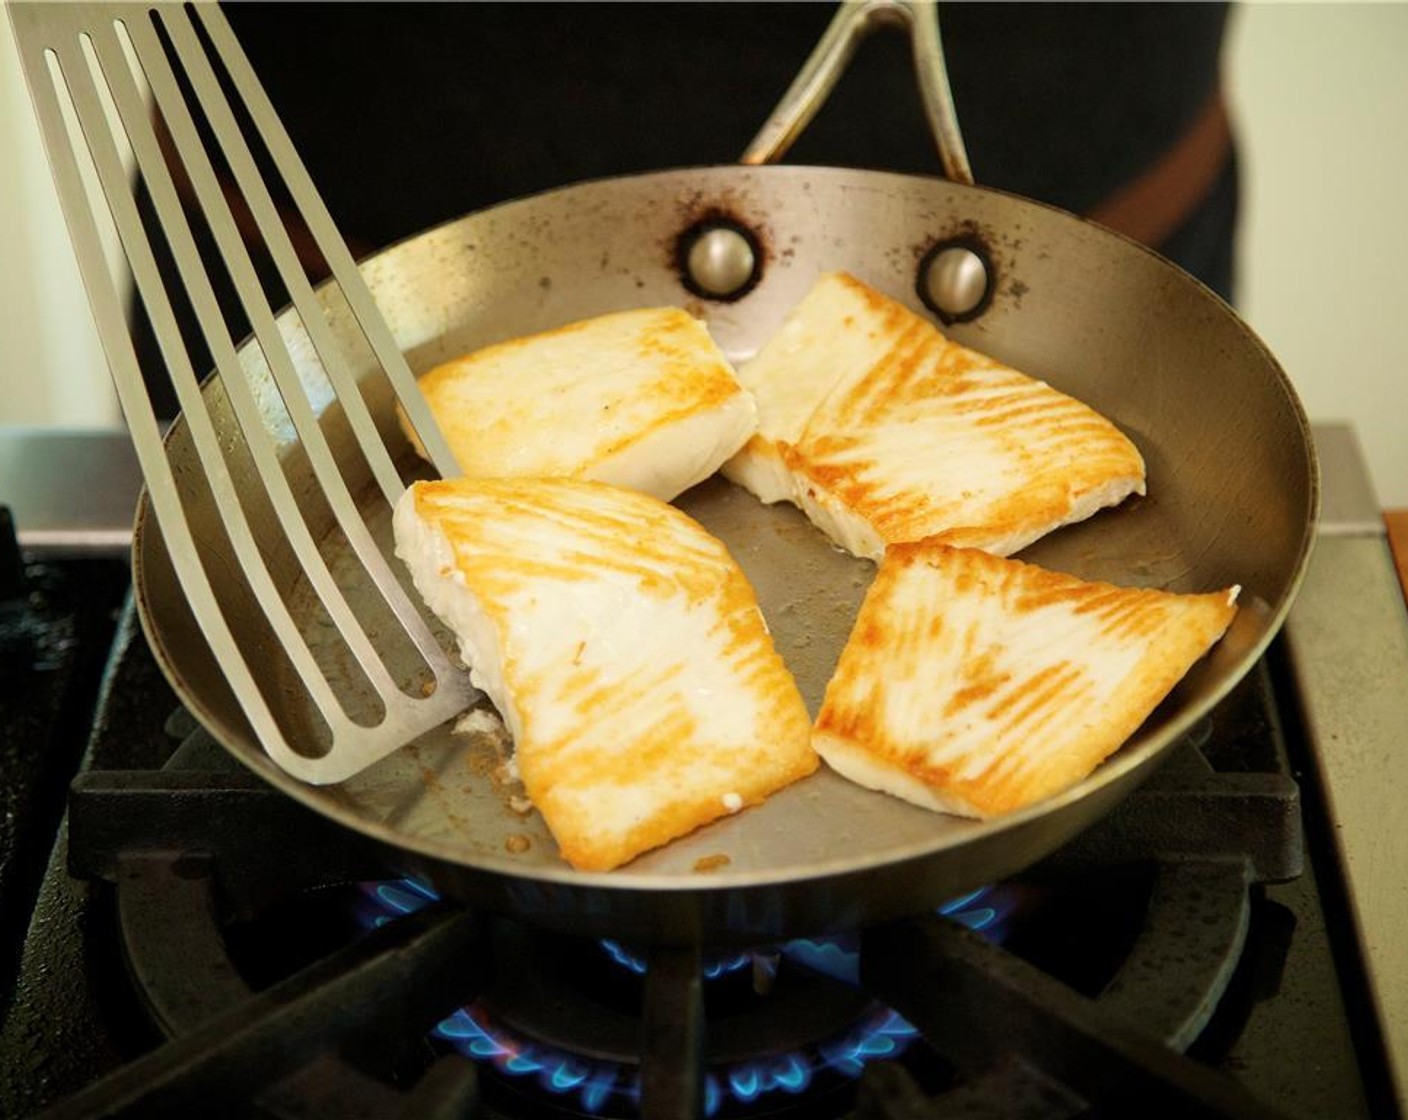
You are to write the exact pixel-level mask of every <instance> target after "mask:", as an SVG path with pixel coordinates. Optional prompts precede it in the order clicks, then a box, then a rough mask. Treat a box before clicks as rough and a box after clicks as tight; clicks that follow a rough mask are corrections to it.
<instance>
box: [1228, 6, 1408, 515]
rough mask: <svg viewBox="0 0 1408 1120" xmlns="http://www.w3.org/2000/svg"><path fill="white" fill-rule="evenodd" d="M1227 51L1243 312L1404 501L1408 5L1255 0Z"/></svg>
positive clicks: (1241, 14)
mask: <svg viewBox="0 0 1408 1120" xmlns="http://www.w3.org/2000/svg"><path fill="white" fill-rule="evenodd" d="M1230 48H1231V49H1230V56H1229V58H1228V63H1229V85H1230V93H1231V95H1232V100H1233V105H1234V108H1235V111H1236V112H1237V114H1238V118H1239V121H1240V125H1241V136H1242V142H1243V149H1244V152H1245V161H1244V165H1245V167H1246V172H1247V175H1246V180H1245V190H1244V194H1243V198H1244V200H1245V204H1246V209H1245V215H1246V220H1245V224H1244V226H1243V239H1242V246H1241V248H1242V261H1243V268H1242V285H1241V295H1240V297H1239V300H1238V302H1239V304H1240V306H1241V310H1242V313H1243V315H1244V316H1245V318H1246V319H1247V321H1248V322H1249V323H1250V324H1251V326H1252V327H1253V328H1254V329H1255V330H1256V331H1257V333H1259V334H1260V335H1261V337H1262V338H1263V339H1264V340H1265V341H1266V343H1267V345H1268V346H1270V348H1271V350H1272V352H1273V353H1274V354H1276V355H1277V357H1278V358H1279V359H1280V361H1281V364H1282V366H1283V367H1284V368H1285V370H1286V372H1287V374H1288V375H1289V376H1290V378H1291V381H1292V383H1293V384H1294V385H1295V386H1296V389H1297V391H1298V392H1299V393H1300V395H1301V399H1302V400H1303V401H1304V403H1305V407H1306V411H1307V412H1309V413H1310V415H1311V417H1313V418H1315V419H1347V420H1351V421H1353V423H1354V424H1355V426H1356V428H1357V430H1358V433H1359V439H1360V442H1361V444H1362V445H1363V446H1364V448H1365V451H1366V453H1367V455H1368V458H1369V462H1370V467H1371V469H1372V472H1373V475H1374V483H1375V487H1376V489H1377V490H1378V492H1379V497H1380V500H1381V501H1382V502H1383V503H1384V504H1385V505H1389V506H1396V507H1403V506H1408V5H1405V4H1351V3H1336V4H1285V3H1261V4H1246V5H1242V6H1240V9H1239V10H1238V11H1237V12H1236V14H1235V17H1234V22H1233V25H1232V38H1231V43H1230Z"/></svg>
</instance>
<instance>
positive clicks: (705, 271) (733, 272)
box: [683, 224, 758, 299]
mask: <svg viewBox="0 0 1408 1120" xmlns="http://www.w3.org/2000/svg"><path fill="white" fill-rule="evenodd" d="M683 244H684V246H685V251H684V254H683V256H684V262H683V263H684V271H685V281H686V283H687V284H688V285H689V287H690V288H691V289H692V290H694V291H696V292H698V293H699V294H700V295H704V296H708V297H710V298H713V299H728V298H730V297H734V296H739V295H742V294H743V292H745V291H746V290H747V289H748V288H751V287H752V286H753V284H754V283H756V281H757V275H756V274H757V271H758V252H757V248H756V246H755V244H754V242H753V239H752V238H751V237H749V236H748V235H747V234H746V233H745V232H744V231H743V230H741V229H739V228H738V227H737V226H733V225H724V224H707V225H702V226H697V227H695V228H694V229H693V230H690V231H688V232H686V234H685V235H684V239H683Z"/></svg>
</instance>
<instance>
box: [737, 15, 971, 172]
mask: <svg viewBox="0 0 1408 1120" xmlns="http://www.w3.org/2000/svg"><path fill="white" fill-rule="evenodd" d="M882 25H897V26H900V27H902V28H904V29H905V31H906V32H908V34H909V41H910V47H911V49H912V50H913V53H914V71H915V76H916V78H917V79H918V82H919V96H920V100H921V101H922V102H923V104H924V114H925V116H926V117H928V119H929V130H930V131H931V132H932V133H933V135H934V142H935V144H937V145H938V149H939V158H940V160H942V161H943V168H944V174H945V175H946V176H947V177H948V178H949V179H951V180H952V181H954V182H956V183H968V184H971V183H972V182H973V171H972V168H971V167H969V165H968V152H967V150H966V149H965V148H964V146H963V135H962V133H961V132H960V131H959V128H958V114H957V112H956V111H955V110H954V106H953V93H952V91H951V90H950V89H949V83H948V69H947V67H946V66H945V65H944V51H943V43H942V41H941V40H940V38H939V12H938V3H937V0H844V2H843V3H842V4H841V7H840V9H839V10H838V11H837V13H836V15H835V17H834V18H833V19H832V21H831V23H830V25H829V26H828V27H827V29H826V33H825V34H824V35H823V36H822V37H821V41H820V42H819V43H818V44H817V45H816V49H815V50H813V51H812V53H811V55H810V57H808V59H807V61H806V64H805V65H804V66H803V67H802V70H801V72H800V73H799V74H798V75H797V77H796V78H795V79H793V81H792V85H791V86H789V87H788V89H787V92H786V93H785V94H784V95H783V97H782V101H781V102H779V103H778V106H777V108H776V109H774V110H773V112H772V115H771V116H770V117H768V119H767V121H765V122H764V124H763V127H762V128H761V129H759V130H758V134H757V136H755V137H754V138H753V142H752V143H751V144H749V145H748V149H747V151H745V152H744V153H743V157H742V162H743V163H746V164H760V163H773V162H775V161H777V160H779V159H781V158H782V157H783V156H784V155H786V153H787V151H788V149H789V148H791V147H792V145H793V143H794V142H795V141H796V139H797V137H798V136H800V135H801V134H802V130H803V129H804V128H806V127H807V125H808V124H810V123H811V120H812V118H813V117H815V116H816V114H817V111H818V110H819V109H820V108H821V107H822V105H824V104H825V103H826V99H827V97H829V96H830V95H831V91H832V90H833V89H834V88H835V87H836V82H837V80H838V79H839V78H840V77H841V74H842V73H843V72H844V71H845V69H846V67H847V66H848V65H849V64H850V61H851V58H852V56H853V55H854V54H855V52H856V48H857V47H858V46H859V45H860V42H861V40H862V39H864V38H865V37H866V36H867V35H869V34H870V32H872V31H873V30H875V29H876V28H877V27H880V26H882Z"/></svg>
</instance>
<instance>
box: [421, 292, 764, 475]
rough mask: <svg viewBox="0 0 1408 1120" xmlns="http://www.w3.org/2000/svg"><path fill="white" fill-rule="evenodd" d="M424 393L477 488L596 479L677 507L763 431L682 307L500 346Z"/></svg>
mask: <svg viewBox="0 0 1408 1120" xmlns="http://www.w3.org/2000/svg"><path fill="white" fill-rule="evenodd" d="M418 385H419V387H420V391H421V393H422V394H423V395H424V396H425V399H426V403H427V404H428V405H429V406H430V411H431V413H432V414H433V415H434V417H435V419H436V422H437V423H438V424H439V425H440V429H441V431H443V432H444V434H445V438H446V440H447V441H448V442H449V445H450V449H451V451H453V452H454V455H455V460H456V461H457V462H458V464H459V467H460V470H461V472H462V473H463V474H464V475H466V476H469V477H474V478H500V477H522V478H530V477H550V478H556V477H563V478H586V479H595V480H597V481H599V482H608V483H611V484H612V485H615V486H623V487H626V488H627V489H631V490H640V491H643V492H644V493H647V494H653V495H654V496H655V497H657V498H660V499H662V500H664V501H669V500H670V499H671V498H673V497H675V496H676V495H678V494H680V493H682V492H683V491H685V490H687V489H689V487H691V486H693V485H695V484H696V483H698V482H702V481H703V480H704V479H706V478H708V477H709V476H710V475H711V474H713V473H714V472H715V471H716V470H718V468H719V466H720V464H722V463H723V462H724V460H726V459H727V458H728V457H729V456H730V455H732V454H733V453H734V452H735V451H737V450H738V449H739V448H740V447H741V446H742V445H743V444H744V442H745V441H747V439H748V437H749V436H751V435H752V434H753V432H754V430H755V429H756V427H757V410H756V409H755V407H754V405H753V399H752V397H751V396H750V395H749V393H748V392H747V391H746V390H744V388H743V387H742V386H741V385H740V384H739V383H738V379H737V377H736V376H735V374H734V370H733V367H732V366H730V365H729V363H728V360H727V359H726V358H725V357H724V355H723V353H722V352H721V351H720V350H719V348H718V347H717V346H716V345H715V344H714V341H713V339H712V338H710V336H709V332H708V331H707V330H706V329H705V327H704V324H703V323H701V322H699V321H698V320H697V319H695V318H693V317H692V316H690V315H689V314H687V313H686V312H684V311H681V310H680V309H679V308H675V307H654V308H644V309H641V310H635V311H621V312H616V313H613V314H609V315H601V316H598V317H596V318H593V319H585V320H583V321H581V322H577V323H572V324H570V325H568V326H565V327H560V328H558V329H556V330H550V331H545V332H543V333H541V334H534V335H529V336H527V337H524V338H516V339H513V340H511V341H508V342H501V343H498V344H497V345H494V346H489V347H486V348H484V349H482V350H477V351H475V352H474V353H472V354H467V355H465V356H464V357H461V358H456V359H455V360H453V361H449V362H445V363H444V364H443V365H440V366H437V367H436V368H434V369H432V370H431V371H430V372H429V373H426V374H425V375H423V376H422V377H421V378H420V379H419V382H418ZM398 413H399V410H398ZM399 415H400V420H401V426H402V430H403V431H405V433H406V435H407V436H408V437H409V438H410V440H411V442H412V444H413V445H414V446H415V447H416V449H417V451H422V453H423V449H422V448H421V445H420V442H419V440H417V439H416V437H415V433H414V432H413V431H412V429H411V428H410V425H409V424H408V423H407V421H406V417H405V415H404V413H400V414H399Z"/></svg>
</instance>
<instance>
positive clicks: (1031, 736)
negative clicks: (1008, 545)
mask: <svg viewBox="0 0 1408 1120" xmlns="http://www.w3.org/2000/svg"><path fill="white" fill-rule="evenodd" d="M1237 592H1238V589H1237V588H1235V587H1232V588H1228V589H1227V590H1223V591H1217V592H1214V593H1211V594H1203V595H1179V594H1173V593H1170V592H1165V591H1156V590H1141V589H1133V588H1123V587H1116V586H1114V585H1112V584H1108V583H1087V582H1084V581H1082V580H1079V579H1076V578H1075V577H1073V576H1068V575H1063V574H1060V573H1057V572H1051V571H1047V570H1045V569H1042V568H1038V567H1036V566H1035V565H1032V564H1024V563H1022V562H1020V561H1017V560H1007V559H1002V558H999V557H996V556H992V555H990V554H988V553H986V552H981V551H978V550H975V549H960V548H952V547H949V546H947V545H944V544H942V543H940V542H937V541H919V542H915V543H911V544H900V545H895V546H894V547H892V548H890V549H888V550H887V551H886V553H885V558H884V560H883V561H882V562H881V564H880V567H879V570H878V572H877V573H876V578H875V582H874V584H873V585H872V586H871V588H870V591H869V593H868V594H867V596H866V599H865V602H864V603H863V604H862V606H861V610H860V614H859V616H858V617H857V619H856V623H855V627H854V629H853V631H852V633H851V636H850V638H849V640H848V642H847V644H846V647H845V649H844V650H843V651H842V653H841V658H840V662H839V664H838V665H837V668H836V673H835V676H834V677H833V678H832V680H831V682H830V684H829V685H828V686H827V690H826V698H825V700H824V701H823V704H822V708H821V712H820V713H819V715H818V716H817V722H816V728H815V733H814V735H813V740H812V741H813V745H814V746H815V747H816V749H817V751H818V752H819V753H820V754H821V756H822V758H824V759H825V760H826V761H827V763H829V764H830V765H831V767H832V768H833V769H835V770H837V771H838V772H839V773H841V774H843V775H844V776H845V777H847V778H850V779H851V780H852V781H855V782H858V783H860V784H861V785H864V786H868V787H870V788H872V789H878V790H884V791H885V792H887V793H892V794H895V795H896V796H898V797H902V798H904V799H905V800H906V801H912V802H914V803H915V804H916V805H922V806H924V807H926V808H929V809H936V810H940V811H942V812H947V813H956V814H960V815H962V816H968V817H992V816H995V815H998V814H1002V813H1008V812H1011V811H1013V810H1015V809H1020V808H1022V807H1023V806H1025V805H1029V804H1031V803H1032V802H1034V801H1038V800H1041V799H1042V798H1045V797H1049V796H1051V795H1052V794H1054V793H1057V792H1059V791H1060V790H1062V789H1065V788H1066V787H1068V786H1071V785H1074V784H1075V783H1076V782H1078V781H1080V780H1081V779H1082V778H1084V777H1085V776H1086V775H1088V774H1089V773H1090V772H1091V771H1092V770H1094V768H1095V767H1096V765H1097V764H1098V763H1100V762H1101V761H1102V760H1103V759H1104V758H1106V757H1107V756H1108V755H1109V754H1111V753H1112V752H1113V751H1114V750H1115V749H1116V748H1118V747H1119V746H1120V745H1121V744H1122V743H1123V742H1124V741H1125V740H1126V739H1127V738H1129V736H1130V735H1132V734H1133V733H1134V732H1135V730H1137V729H1138V727H1139V725H1140V724H1141V723H1143V721H1144V720H1145V719H1146V718H1147V717H1148V715H1149V713H1150V712H1152V711H1153V710H1154V708H1155V706H1156V705H1157V704H1158V703H1159V701H1160V700H1162V699H1163V698H1164V696H1166V695H1167V694H1168V692H1169V691H1170V689H1172V688H1173V686H1174V685H1175V684H1176V683H1177V682H1178V681H1179V679H1181V678H1182V677H1183V675H1184V674H1185V673H1187V671H1188V670H1189V668H1191V667H1192V665H1193V664H1194V662H1196V661H1197V660H1198V659H1199V658H1200V657H1202V656H1203V654H1205V653H1206V652H1207V651H1208V649H1209V648H1210V647H1211V646H1212V645H1213V643H1215V642H1216V641H1217V640H1218V639H1219V638H1220V637H1221V636H1222V634H1223V633H1224V632H1225V631H1226V629H1227V627H1228V626H1229V625H1230V624H1231V622H1232V617H1233V615H1234V614H1235V613H1236V607H1235V605H1234V603H1235V600H1236V596H1237Z"/></svg>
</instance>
